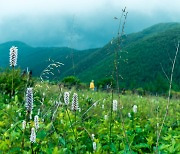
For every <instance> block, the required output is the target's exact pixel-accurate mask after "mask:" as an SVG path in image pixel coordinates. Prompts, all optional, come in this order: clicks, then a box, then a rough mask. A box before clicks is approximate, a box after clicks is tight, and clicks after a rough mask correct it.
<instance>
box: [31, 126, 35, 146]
mask: <svg viewBox="0 0 180 154" xmlns="http://www.w3.org/2000/svg"><path fill="white" fill-rule="evenodd" d="M30 142H31V143H35V142H36V132H35V128H31V136H30Z"/></svg>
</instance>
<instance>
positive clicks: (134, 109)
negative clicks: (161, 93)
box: [133, 105, 137, 113]
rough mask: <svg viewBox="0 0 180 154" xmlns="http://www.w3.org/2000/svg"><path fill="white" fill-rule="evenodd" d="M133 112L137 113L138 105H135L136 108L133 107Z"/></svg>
mask: <svg viewBox="0 0 180 154" xmlns="http://www.w3.org/2000/svg"><path fill="white" fill-rule="evenodd" d="M133 112H134V113H137V105H134V106H133Z"/></svg>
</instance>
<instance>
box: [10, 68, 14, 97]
mask: <svg viewBox="0 0 180 154" xmlns="http://www.w3.org/2000/svg"><path fill="white" fill-rule="evenodd" d="M13 94H14V66H12V87H11V97H12V96H13Z"/></svg>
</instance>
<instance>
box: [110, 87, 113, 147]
mask: <svg viewBox="0 0 180 154" xmlns="http://www.w3.org/2000/svg"><path fill="white" fill-rule="evenodd" d="M113 99H114V91H113V89H112V95H111V111H110V122H109V150H110V149H111V143H112V113H113Z"/></svg>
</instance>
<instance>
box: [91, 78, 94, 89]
mask: <svg viewBox="0 0 180 154" xmlns="http://www.w3.org/2000/svg"><path fill="white" fill-rule="evenodd" d="M90 89H91V90H93V91H94V80H92V81H91V82H90Z"/></svg>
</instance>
